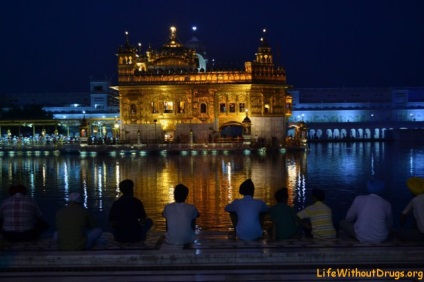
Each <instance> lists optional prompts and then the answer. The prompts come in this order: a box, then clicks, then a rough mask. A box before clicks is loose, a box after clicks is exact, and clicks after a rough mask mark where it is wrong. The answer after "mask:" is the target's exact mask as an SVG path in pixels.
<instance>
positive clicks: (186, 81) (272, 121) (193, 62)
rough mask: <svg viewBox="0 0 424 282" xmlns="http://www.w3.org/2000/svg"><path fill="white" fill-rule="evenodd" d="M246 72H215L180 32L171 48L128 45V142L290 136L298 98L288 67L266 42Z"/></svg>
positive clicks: (123, 55)
mask: <svg viewBox="0 0 424 282" xmlns="http://www.w3.org/2000/svg"><path fill="white" fill-rule="evenodd" d="M265 33H266V30H263V35H264V36H263V37H262V38H261V40H260V42H259V47H258V51H257V53H256V54H255V60H254V61H253V62H245V63H244V69H242V70H235V69H228V68H227V69H217V68H215V67H210V66H209V65H208V64H207V62H208V60H207V59H206V53H204V52H202V51H201V50H200V48H198V49H196V44H183V43H181V42H180V41H179V39H178V37H177V30H176V28H175V27H171V28H170V35H169V39H168V41H167V42H165V43H164V44H163V45H162V46H161V47H160V48H158V49H156V50H154V49H152V48H151V47H150V46H149V47H148V48H147V49H146V50H145V51H142V46H141V44H139V45H138V47H135V46H133V45H131V44H130V42H129V36H128V33H126V41H125V43H124V44H123V45H121V46H120V47H119V48H118V53H117V57H118V86H117V89H118V90H119V99H120V122H121V124H120V126H121V136H120V138H121V140H123V141H124V140H136V139H138V140H143V142H145V141H152V142H153V141H156V142H163V141H170V142H188V141H189V140H190V138H192V139H193V140H194V142H196V143H207V142H218V141H220V140H229V139H230V140H243V139H246V138H247V139H250V138H252V139H256V140H259V139H260V140H262V141H263V142H264V145H270V144H271V143H272V144H281V143H282V142H283V141H284V140H285V137H286V132H287V119H288V118H289V117H290V116H291V114H292V112H291V109H292V97H291V96H290V95H289V94H288V93H287V89H288V88H289V85H288V84H287V83H286V73H285V70H284V68H282V67H277V66H275V65H274V63H273V54H272V52H271V47H270V45H269V44H268V42H267V41H266V38H265Z"/></svg>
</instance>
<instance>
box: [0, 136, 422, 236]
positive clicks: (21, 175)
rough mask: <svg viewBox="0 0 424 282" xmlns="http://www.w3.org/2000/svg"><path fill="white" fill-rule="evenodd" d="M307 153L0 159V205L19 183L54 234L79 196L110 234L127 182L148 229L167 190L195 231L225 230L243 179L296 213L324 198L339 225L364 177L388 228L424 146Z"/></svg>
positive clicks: (356, 146) (315, 147)
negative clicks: (315, 191) (178, 189)
mask: <svg viewBox="0 0 424 282" xmlns="http://www.w3.org/2000/svg"><path fill="white" fill-rule="evenodd" d="M309 147H310V150H309V151H307V152H285V153H282V152H267V153H265V154H259V153H257V152H253V153H250V154H246V153H240V152H239V153H230V152H215V153H212V152H201V151H198V152H181V153H177V154H169V153H168V154H155V155H153V154H150V155H149V153H143V154H140V153H139V152H137V153H135V154H122V155H121V154H109V155H104V156H103V155H96V154H87V155H84V156H79V155H60V154H54V153H51V152H50V153H48V152H38V153H37V152H15V153H9V152H0V153H1V154H2V155H1V158H0V168H1V169H0V176H1V188H0V189H1V190H0V198H1V199H4V198H6V197H7V195H8V192H7V191H8V187H9V185H10V184H12V183H22V184H24V185H26V186H27V187H28V188H29V194H30V195H31V196H32V197H33V198H35V199H36V201H37V202H38V203H39V205H40V208H41V210H42V212H43V215H44V217H45V218H46V219H47V220H48V221H49V222H50V224H51V231H53V227H54V215H55V212H56V211H57V210H58V209H59V208H60V207H61V206H63V205H64V204H65V203H66V197H67V194H68V193H69V192H73V191H79V192H81V193H82V195H83V196H84V204H85V206H86V207H87V208H88V209H89V210H91V211H92V212H93V214H94V215H95V217H96V219H97V220H98V222H99V224H100V225H101V226H102V228H104V229H105V230H109V226H108V214H109V210H110V206H111V204H112V203H113V201H114V200H115V199H116V198H117V197H118V196H119V190H118V183H119V182H120V181H121V180H123V179H127V178H130V179H133V180H134V182H135V186H136V187H135V196H136V197H138V198H140V199H141V200H142V201H143V203H144V206H145V209H146V212H147V214H148V216H149V217H151V218H152V219H153V220H154V222H155V225H154V227H153V228H154V229H155V230H157V231H164V229H165V221H164V219H163V218H162V216H161V214H162V210H163V208H164V206H165V204H167V203H169V202H172V201H173V187H174V186H175V185H176V184H178V183H183V184H185V185H186V186H188V187H189V188H190V193H189V196H188V200H187V202H189V203H192V204H194V205H196V207H197V208H198V210H199V211H200V213H201V216H200V218H199V220H198V221H197V224H198V225H199V226H200V227H201V228H202V229H204V230H228V228H229V227H230V220H229V218H228V215H227V214H226V213H225V212H224V207H225V205H226V204H228V203H229V202H231V201H232V200H233V199H235V198H239V197H240V195H239V194H238V187H239V185H240V183H242V182H243V181H244V180H245V179H246V178H252V180H253V182H254V183H255V186H256V191H255V198H260V199H263V200H264V201H265V202H266V203H267V204H268V205H273V204H275V201H274V192H275V191H276V190H277V189H278V188H280V187H283V186H286V187H288V188H289V191H290V199H289V201H290V204H291V205H293V206H294V207H295V209H296V210H300V209H302V208H303V207H305V206H306V205H308V204H310V202H311V197H310V192H311V189H312V188H321V189H323V190H325V191H326V195H327V199H326V202H327V204H328V205H329V206H330V207H331V208H332V209H333V213H334V220H335V222H336V223H337V222H338V221H339V220H340V219H342V218H343V217H344V216H345V214H346V211H347V209H348V208H349V206H350V204H351V203H352V200H353V198H354V197H355V196H356V195H358V194H363V193H366V188H365V183H366V181H367V180H368V179H370V178H371V177H375V178H380V179H382V180H384V181H385V182H386V184H387V185H386V193H385V197H386V198H387V199H388V200H389V201H390V202H391V203H392V208H393V212H394V221H395V224H396V223H397V221H398V217H399V213H400V212H401V210H402V209H403V208H404V206H405V205H406V204H407V202H408V201H409V200H410V199H411V195H410V193H409V191H408V189H407V188H406V185H405V182H406V180H407V178H408V177H410V176H413V175H418V176H424V170H423V169H424V146H422V147H420V146H413V147H412V146H405V144H402V143H397V142H386V143H385V142H367V143H359V142H358V143H319V144H309Z"/></svg>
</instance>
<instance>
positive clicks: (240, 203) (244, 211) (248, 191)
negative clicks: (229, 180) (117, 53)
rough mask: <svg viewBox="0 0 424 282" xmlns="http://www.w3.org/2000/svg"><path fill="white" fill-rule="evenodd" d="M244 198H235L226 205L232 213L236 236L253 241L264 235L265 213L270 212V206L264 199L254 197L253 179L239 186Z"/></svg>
mask: <svg viewBox="0 0 424 282" xmlns="http://www.w3.org/2000/svg"><path fill="white" fill-rule="evenodd" d="M239 193H240V194H241V195H243V198H242V199H235V200H234V201H233V202H231V203H230V204H228V205H227V206H226V207H225V211H226V212H229V213H230V218H231V222H232V224H233V227H234V229H235V233H236V236H237V237H238V238H239V239H240V240H244V241H253V240H257V239H259V238H260V237H262V236H263V230H262V226H263V219H264V215H265V214H267V213H268V212H269V207H268V206H267V205H266V204H265V202H264V201H262V200H258V199H253V195H254V193H255V185H254V184H253V181H252V180H251V179H247V180H245V181H244V182H243V183H242V184H241V185H240V187H239Z"/></svg>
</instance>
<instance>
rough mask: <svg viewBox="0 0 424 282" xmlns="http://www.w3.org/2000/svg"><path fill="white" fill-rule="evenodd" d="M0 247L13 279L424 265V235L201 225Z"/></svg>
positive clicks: (286, 276)
mask: <svg viewBox="0 0 424 282" xmlns="http://www.w3.org/2000/svg"><path fill="white" fill-rule="evenodd" d="M1 247H2V255H1V257H0V279H1V280H4V281H14V282H20V281H79V282H81V281H314V280H318V281H395V280H396V279H395V278H396V275H404V276H407V275H414V276H415V278H417V279H413V278H406V277H405V279H400V280H401V281H421V280H423V279H422V277H421V280H420V279H418V278H420V275H423V271H424V242H415V243H414V242H411V243H404V242H399V241H396V240H393V241H389V242H385V243H382V244H360V243H358V242H356V241H354V240H350V239H340V238H338V239H335V240H329V241H323V240H314V239H293V240H286V241H281V242H275V241H270V240H267V239H266V238H264V239H263V240H258V241H255V242H244V241H239V240H229V239H228V237H227V234H225V233H223V232H205V231H201V232H200V233H199V234H198V235H197V239H196V241H195V243H194V244H191V245H186V246H172V245H167V244H166V243H165V242H164V237H163V234H162V233H155V232H151V233H150V234H149V236H148V238H147V240H146V242H144V243H134V244H120V243H117V242H115V241H114V240H113V238H112V235H111V234H110V233H105V234H104V235H103V237H102V240H101V241H100V242H99V244H98V245H97V246H96V247H95V248H94V249H93V250H89V251H83V252H61V251H58V250H57V249H56V246H55V244H54V242H53V241H52V240H51V239H42V240H39V241H37V242H32V243H20V244H9V243H4V242H3V243H2V245H1ZM332 271H339V273H337V272H332ZM340 271H346V273H344V275H343V273H340ZM384 271H390V272H384ZM408 271H411V272H408ZM412 271H419V272H416V273H413V272H412ZM333 274H334V275H335V276H336V277H329V276H331V275H333ZM346 276H347V277H346ZM361 276H371V278H367V279H365V278H364V277H361Z"/></svg>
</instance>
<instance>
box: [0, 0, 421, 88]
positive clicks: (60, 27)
mask: <svg viewBox="0 0 424 282" xmlns="http://www.w3.org/2000/svg"><path fill="white" fill-rule="evenodd" d="M423 15H424V1H422V0H399V1H394V0H293V1H286V0H275V1H271V0H243V1H242V0H225V1H222V0H215V1H209V0H205V1H188V0H179V1H159V0H157V1H153V0H151V1H147V0H119V1H112V0H103V1H100V0H95V1H91V0H83V1H78V0H77V1H65V0H64V1H58V0H40V1H34V0H20V1H7V2H5V3H3V4H2V17H1V19H0V30H1V44H0V54H1V55H0V56H1V61H0V62H1V68H0V69H1V74H0V77H1V82H2V87H1V89H0V91H1V92H3V93H36V92H77V91H88V90H89V81H90V79H93V80H100V79H108V80H110V81H111V82H112V84H116V79H117V74H116V73H117V67H116V56H115V54H116V51H117V48H118V47H119V45H121V44H123V43H124V40H125V36H124V33H125V31H128V32H129V38H130V42H131V43H133V44H134V45H137V43H138V42H141V43H142V44H143V49H145V48H147V47H148V45H149V44H150V45H151V46H152V47H153V48H157V47H160V46H161V45H162V44H163V43H164V42H166V41H167V39H168V36H169V27H170V26H172V25H174V26H175V27H177V34H178V37H179V39H180V41H182V42H186V41H187V40H189V39H190V38H191V36H192V31H191V27H192V26H194V25H195V26H197V28H198V30H197V37H198V39H199V40H201V41H202V42H203V43H204V45H205V47H206V49H207V53H208V56H209V59H212V58H214V59H215V61H216V62H217V63H218V64H222V65H230V66H240V67H241V66H242V65H243V63H244V62H245V61H252V60H253V59H254V54H255V52H256V50H257V47H258V44H259V39H260V37H261V36H262V29H263V28H266V29H267V31H268V32H267V40H268V42H269V44H270V45H271V47H272V50H273V52H274V61H275V63H277V64H278V65H282V66H284V67H285V69H286V71H287V79H288V83H289V84H291V85H293V86H294V87H343V86H344V87H390V86H399V87H403V86H424V79H423V78H424V67H423V66H424V16H423Z"/></svg>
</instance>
